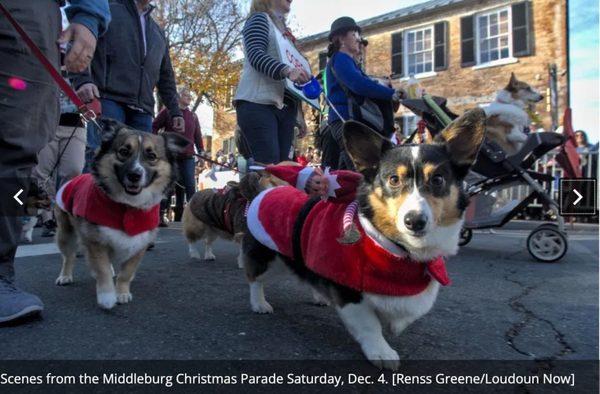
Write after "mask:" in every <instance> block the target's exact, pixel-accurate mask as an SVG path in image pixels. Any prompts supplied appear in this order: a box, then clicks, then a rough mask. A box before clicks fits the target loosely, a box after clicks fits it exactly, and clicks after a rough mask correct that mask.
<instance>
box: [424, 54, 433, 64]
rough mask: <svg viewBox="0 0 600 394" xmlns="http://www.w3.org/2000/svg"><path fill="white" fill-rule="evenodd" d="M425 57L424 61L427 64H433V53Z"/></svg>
mask: <svg viewBox="0 0 600 394" xmlns="http://www.w3.org/2000/svg"><path fill="white" fill-rule="evenodd" d="M424 55H425V58H424V60H423V61H424V62H425V63H431V58H432V54H431V52H425V53H424Z"/></svg>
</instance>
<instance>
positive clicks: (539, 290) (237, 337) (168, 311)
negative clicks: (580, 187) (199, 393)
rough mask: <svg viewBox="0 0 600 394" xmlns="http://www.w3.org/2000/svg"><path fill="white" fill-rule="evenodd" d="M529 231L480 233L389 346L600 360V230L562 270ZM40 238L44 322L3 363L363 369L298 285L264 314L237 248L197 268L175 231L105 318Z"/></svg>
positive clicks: (282, 281)
mask: <svg viewBox="0 0 600 394" xmlns="http://www.w3.org/2000/svg"><path fill="white" fill-rule="evenodd" d="M525 227H526V226H525ZM522 228H523V226H522V225H516V226H512V227H509V228H508V229H507V230H501V231H500V230H499V231H495V232H494V233H489V232H484V233H476V234H475V235H474V237H473V240H472V242H471V243H470V244H469V245H468V246H467V247H465V248H463V249H462V250H461V252H460V254H459V255H458V256H455V257H453V258H452V259H451V260H450V262H449V264H448V270H449V273H450V277H451V278H452V280H453V284H452V285H451V286H449V287H447V288H443V289H442V290H441V292H440V295H439V298H438V301H437V303H436V305H435V306H434V308H433V310H432V311H431V312H430V313H429V314H428V315H426V316H425V317H423V318H422V319H420V320H419V321H417V322H416V323H414V324H413V325H412V326H410V327H409V328H408V329H407V330H406V331H405V332H404V333H403V335H401V336H400V337H398V338H393V339H391V340H390V343H391V345H392V346H393V347H394V348H395V349H396V350H397V351H398V353H399V354H400V356H401V358H403V359H410V360H449V359H453V360H457V359H458V360H482V359H488V360H489V359H491V360H532V359H534V358H537V359H540V358H550V359H557V360H574V359H575V360H589V359H597V357H598V228H597V227H590V226H588V227H586V229H585V230H579V231H576V232H574V233H572V234H571V237H570V244H569V251H568V253H567V255H566V256H565V258H564V259H563V260H562V262H560V263H556V264H540V263H536V262H534V261H532V259H531V258H530V257H529V255H528V253H527V251H526V249H525V239H526V236H527V231H525V230H523V229H522ZM38 231H39V230H37V229H36V238H35V240H34V245H27V246H23V247H21V248H20V249H19V252H18V255H19V256H22V257H19V258H17V262H16V265H17V267H16V268H17V273H18V283H19V285H20V286H21V287H22V288H24V289H27V290H28V291H31V292H33V293H35V294H37V295H39V296H40V297H41V298H42V299H43V301H44V303H45V311H44V313H43V318H40V319H35V320H33V321H29V322H27V323H26V324H21V325H8V326H5V327H3V328H0V344H1V346H0V360H2V359H3V360H10V359H21V360H23V359H31V360H33V359H40V360H62V359H81V360H96V359H114V360H119V359H122V360H147V359H170V360H189V359H210V360H215V359H220V360H222V359H231V360H239V359H242V360H248V359H254V360H256V359H260V360H306V359H311V360H312V359H314V360H348V359H361V358H362V356H361V353H360V349H359V347H358V345H357V344H356V343H355V342H354V341H353V340H352V339H351V338H350V336H349V335H348V334H347V333H346V331H345V329H344V327H343V326H342V324H341V322H340V320H339V319H338V317H337V316H336V314H335V312H334V311H333V310H332V309H331V308H329V307H319V306H315V305H312V304H311V295H310V292H309V291H308V290H307V289H306V288H305V287H304V286H303V285H301V284H300V283H298V282H297V281H296V280H295V279H292V278H291V277H289V276H286V275H283V276H276V277H274V278H273V279H272V280H271V282H269V283H268V284H267V287H266V295H267V299H268V300H269V301H270V303H271V304H272V305H273V307H274V308H275V313H274V314H273V315H256V314H253V313H252V312H251V311H250V307H249V301H248V287H247V285H246V283H245V279H244V275H243V272H242V271H241V270H239V269H238V268H237V265H236V256H237V253H238V252H237V247H236V246H235V245H234V244H232V243H230V242H226V241H221V240H219V241H218V242H217V246H216V248H215V254H216V255H217V261H214V262H204V261H197V260H191V259H190V258H189V257H188V254H187V246H186V244H185V242H184V240H183V238H182V236H181V234H180V231H179V230H178V229H177V228H176V226H172V227H171V228H168V229H162V230H161V232H160V235H159V238H158V242H157V244H156V248H155V249H154V250H153V251H151V252H148V253H147V254H146V256H145V258H144V261H143V262H142V264H141V266H140V269H139V270H138V274H137V277H136V279H135V281H134V283H133V285H132V293H133V302H132V303H130V304H128V305H123V306H117V307H115V308H114V309H113V310H111V311H108V312H107V311H103V310H101V309H100V308H98V307H97V306H96V303H95V294H94V292H95V286H94V280H93V279H92V278H91V276H90V275H89V271H88V269H87V267H86V264H85V262H84V261H83V259H79V264H78V266H77V267H76V270H75V283H74V284H72V285H70V286H66V287H58V286H55V285H54V280H55V278H56V276H57V275H58V272H59V269H60V256H59V255H58V254H56V250H55V249H54V247H53V245H51V244H49V242H50V241H49V239H47V238H39V236H37V235H38Z"/></svg>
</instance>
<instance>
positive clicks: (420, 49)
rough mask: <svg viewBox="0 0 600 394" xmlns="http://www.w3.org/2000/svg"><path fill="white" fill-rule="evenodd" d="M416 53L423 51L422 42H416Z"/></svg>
mask: <svg viewBox="0 0 600 394" xmlns="http://www.w3.org/2000/svg"><path fill="white" fill-rule="evenodd" d="M415 50H416V51H422V50H423V41H417V47H416V49H415Z"/></svg>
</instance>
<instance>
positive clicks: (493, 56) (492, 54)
mask: <svg viewBox="0 0 600 394" xmlns="http://www.w3.org/2000/svg"><path fill="white" fill-rule="evenodd" d="M490 60H498V51H492V52H490Z"/></svg>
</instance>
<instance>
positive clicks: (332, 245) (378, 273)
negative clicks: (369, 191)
mask: <svg viewBox="0 0 600 394" xmlns="http://www.w3.org/2000/svg"><path fill="white" fill-rule="evenodd" d="M281 167H282V166H279V167H267V168H266V170H267V171H269V172H272V173H273V175H275V176H277V177H280V178H281V177H283V178H282V179H283V180H285V181H287V182H290V183H291V184H295V182H294V181H295V180H296V179H297V178H296V177H297V176H296V175H294V171H296V172H301V171H304V170H303V169H302V167H292V166H290V167H289V168H286V169H285V170H281ZM275 172H276V173H275ZM290 174H291V175H290ZM286 177H287V179H286ZM329 177H330V178H333V179H330V180H329V183H330V185H331V184H332V183H333V184H338V185H339V189H337V190H336V191H335V195H336V197H334V198H331V199H330V200H328V201H319V202H317V203H316V204H314V206H313V207H312V208H311V209H310V210H309V211H308V212H304V211H306V209H304V208H305V206H306V204H307V203H310V202H311V201H312V200H311V199H310V197H309V196H308V195H307V194H306V193H304V192H303V191H300V190H298V189H296V188H294V187H291V186H280V187H276V188H273V189H268V190H265V191H263V192H261V193H260V194H259V195H258V196H257V197H256V198H255V199H254V200H253V201H252V203H251V204H250V208H249V210H248V229H249V230H250V233H251V234H252V235H253V236H254V238H256V240H257V241H259V242H260V243H261V244H263V245H265V246H266V247H268V248H269V249H272V250H274V251H277V252H279V253H281V254H283V255H284V256H286V257H289V258H294V257H295V256H294V243H295V242H299V246H300V250H301V253H302V258H303V259H304V263H305V264H306V266H307V267H308V268H309V269H310V270H312V271H313V272H315V273H317V274H319V275H321V276H323V277H325V278H327V279H329V280H331V281H333V282H335V283H337V284H340V285H343V286H347V287H350V288H352V289H355V290H358V291H365V292H369V293H375V294H383V295H389V296H410V295H415V294H419V293H421V292H422V291H424V290H425V289H426V288H427V286H428V285H429V283H430V282H431V280H432V277H433V278H434V279H435V280H437V281H438V282H439V283H440V284H442V285H444V286H445V285H447V284H449V283H450V280H449V278H448V274H447V272H446V266H445V262H444V259H443V258H442V257H438V258H436V259H434V260H432V261H427V262H417V261H414V260H411V259H410V257H408V255H407V254H406V253H404V252H403V251H402V249H401V248H400V247H399V246H397V245H395V244H393V243H392V242H391V241H390V240H388V239H387V238H385V237H384V236H383V235H382V234H380V233H379V232H378V231H377V230H376V229H374V228H373V226H372V225H371V224H370V223H369V222H368V221H367V220H366V219H364V218H360V219H359V218H356V217H354V218H353V221H354V225H355V226H356V227H357V229H358V231H359V232H360V239H359V240H358V241H357V242H356V243H353V244H341V243H340V242H338V241H337V239H338V238H339V237H340V235H341V234H342V232H343V225H342V223H343V218H344V214H345V212H346V211H347V208H348V206H349V205H350V204H351V203H352V201H354V199H355V197H356V189H357V187H358V184H359V183H360V180H361V179H362V176H361V175H360V174H357V173H354V172H351V171H334V172H332V173H331V174H330V175H329ZM333 181H335V182H333ZM300 215H305V217H302V218H299V216H300ZM299 219H300V220H303V226H302V228H301V230H300V233H299V234H300V236H299V239H294V238H295V237H294V226H295V225H296V221H297V220H299Z"/></svg>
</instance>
